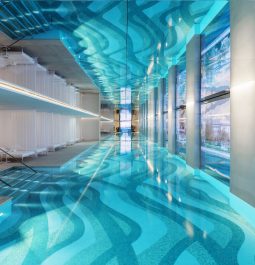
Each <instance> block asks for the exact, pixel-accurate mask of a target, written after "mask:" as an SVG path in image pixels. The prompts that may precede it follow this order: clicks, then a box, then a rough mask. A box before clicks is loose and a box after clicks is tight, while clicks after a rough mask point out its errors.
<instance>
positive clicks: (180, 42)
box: [0, 0, 227, 104]
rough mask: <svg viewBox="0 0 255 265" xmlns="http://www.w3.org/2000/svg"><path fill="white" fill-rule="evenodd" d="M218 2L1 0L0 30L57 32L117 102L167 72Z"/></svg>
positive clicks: (29, 34)
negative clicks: (128, 91)
mask: <svg viewBox="0 0 255 265" xmlns="http://www.w3.org/2000/svg"><path fill="white" fill-rule="evenodd" d="M215 2H217V1H213V0H196V1H191V0H189V1H181V0H180V1H178V0H175V1H167V0H166V1H164V0H162V1H148V0H147V1H146V0H133V1H132V0H130V1H107V0H97V1H50V0H45V1H1V5H2V6H0V29H1V30H2V31H3V32H5V33H6V34H8V35H9V36H10V37H12V38H14V39H24V38H37V37H39V36H40V37H41V35H42V33H43V34H44V36H47V34H48V35H49V37H51V36H52V32H53V31H56V30H57V31H58V32H60V36H61V40H62V41H63V43H64V44H65V45H66V47H67V48H68V49H69V51H70V52H71V53H72V55H73V56H74V58H75V59H76V61H77V62H78V63H79V64H80V66H81V67H82V68H83V70H84V71H85V72H86V73H87V75H88V76H89V77H90V78H91V80H92V81H93V83H94V84H95V85H96V86H97V87H98V88H99V90H100V91H101V93H102V95H103V96H104V97H106V98H108V99H109V100H111V101H112V102H114V103H116V104H117V103H119V96H120V88H121V87H131V89H132V100H133V102H136V101H137V100H138V99H139V97H140V100H142V99H144V98H145V97H146V94H147V93H148V91H149V89H150V88H153V87H155V86H156V85H157V83H158V80H159V78H160V77H162V76H164V75H165V73H166V72H167V69H168V67H169V65H170V64H171V63H172V61H173V59H174V58H175V57H176V56H177V55H178V53H179V52H180V51H181V50H182V49H183V47H185V45H186V38H187V35H188V34H189V32H190V30H191V28H192V27H193V26H194V24H196V25H199V24H200V22H201V21H202V20H203V18H204V17H205V16H206V15H208V14H209V13H210V12H211V10H212V9H213V8H214V7H215ZM221 2H222V1H221ZM223 2H224V1H223ZM225 2H227V1H225ZM45 48H47V47H45Z"/></svg>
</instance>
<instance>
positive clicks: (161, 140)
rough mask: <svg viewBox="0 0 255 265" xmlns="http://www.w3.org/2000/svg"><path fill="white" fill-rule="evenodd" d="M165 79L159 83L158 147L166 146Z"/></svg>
mask: <svg viewBox="0 0 255 265" xmlns="http://www.w3.org/2000/svg"><path fill="white" fill-rule="evenodd" d="M165 83H166V82H165V79H164V78H161V79H160V81H159V86H158V106H157V107H158V124H157V126H158V139H157V141H158V145H159V146H163V145H164V135H163V134H164V128H163V123H164V120H163V119H164V117H163V96H164V95H163V93H164V86H165Z"/></svg>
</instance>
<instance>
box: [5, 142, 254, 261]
mask: <svg viewBox="0 0 255 265" xmlns="http://www.w3.org/2000/svg"><path fill="white" fill-rule="evenodd" d="M127 139H128V138H126V137H125V140H122V138H118V137H112V138H109V139H107V140H104V141H101V142H100V143H99V144H97V145H95V146H93V147H92V148H90V149H89V150H87V151H85V152H84V153H83V154H82V155H80V156H79V157H78V158H76V159H74V160H73V161H72V162H71V163H68V164H67V166H66V167H62V168H61V169H58V170H52V169H49V168H44V171H45V172H46V173H44V177H42V178H41V179H40V178H39V180H38V179H37V182H38V185H34V186H33V187H34V188H33V189H32V190H30V192H26V193H25V194H23V196H19V197H17V198H16V199H14V202H13V210H12V214H11V215H10V216H9V217H7V218H6V219H4V220H2V221H1V219H0V222H1V225H0V264H4V265H16V264H17V265H18V264H23V265H34V264H35V265H37V264H43V265H55V264H56V265H60V264H65V265H75V264H82V265H84V264H85V265H86V264H93V265H101V264H123V265H124V264H125V265H126V264H127V265H133V264H134V265H136V264H146V265H149V264H152V265H154V264H162V265H163V264H175V265H196V264H201V265H208V264H215V265H216V264H221V265H226V264H230V265H234V264H244V265H250V264H255V248H254V246H255V228H254V227H252V226H251V225H249V223H248V222H246V220H245V219H244V218H243V217H242V216H241V215H240V214H238V213H237V212H236V211H235V210H234V209H232V208H231V206H230V203H229V198H228V195H226V194H224V193H222V192H221V191H220V190H217V189H216V188H215V187H214V186H213V185H212V184H211V183H210V182H208V181H206V180H205V179H203V178H202V177H199V176H194V174H193V173H192V172H191V170H189V169H188V168H187V167H186V165H185V164H184V163H183V162H182V161H181V160H180V159H178V158H176V157H174V156H172V155H170V154H169V153H168V152H167V150H166V149H165V148H160V147H158V146H157V145H156V144H152V143H149V142H147V141H145V139H143V138H141V137H140V138H138V137H136V138H135V137H134V138H133V139H132V140H130V141H129V140H127ZM45 174H47V175H45ZM27 189H28V190H29V187H28V188H27ZM5 192H6V191H5ZM250 214H251V215H254V212H251V213H250Z"/></svg>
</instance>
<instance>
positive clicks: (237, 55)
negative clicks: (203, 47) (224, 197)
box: [230, 0, 255, 206]
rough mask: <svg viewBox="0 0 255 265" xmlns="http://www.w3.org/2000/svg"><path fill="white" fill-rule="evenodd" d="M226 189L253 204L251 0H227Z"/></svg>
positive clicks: (254, 8) (254, 10)
mask: <svg viewBox="0 0 255 265" xmlns="http://www.w3.org/2000/svg"><path fill="white" fill-rule="evenodd" d="M230 13H231V19H230V29H231V90H230V105H231V170H230V172H231V173H230V189H231V192H233V193H234V194H235V195H237V196H238V197H240V198H242V199H243V200H245V201H247V202H248V203H250V204H252V205H253V206H255V193H254V190H255V134H254V132H255V103H254V102H255V45H254V39H255V16H254V14H255V2H254V1H249V0H231V2H230Z"/></svg>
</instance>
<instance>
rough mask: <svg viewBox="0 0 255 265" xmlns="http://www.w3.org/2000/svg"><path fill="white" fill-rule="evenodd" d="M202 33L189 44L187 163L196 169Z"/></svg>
mask: <svg viewBox="0 0 255 265" xmlns="http://www.w3.org/2000/svg"><path fill="white" fill-rule="evenodd" d="M200 46H201V45H200V35H195V36H194V37H193V38H192V39H191V40H190V42H189V43H188V45H187V50H186V69H187V99H186V112H187V145H186V146H187V148H186V161H187V164H188V165H190V166H191V167H193V168H194V169H196V168H200V164H201V145H200V142H201V132H200V130H201V126H200V86H201V66H200V64H201V61H200V57H201V52H200V50H201V47H200Z"/></svg>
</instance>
